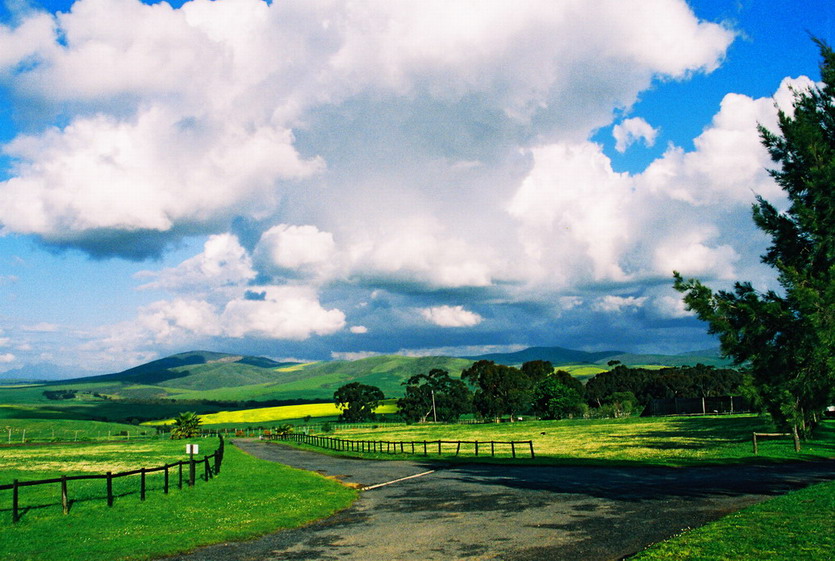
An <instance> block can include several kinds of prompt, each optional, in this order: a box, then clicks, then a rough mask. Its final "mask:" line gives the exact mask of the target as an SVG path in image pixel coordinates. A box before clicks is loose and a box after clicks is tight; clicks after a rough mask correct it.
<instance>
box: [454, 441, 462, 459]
mask: <svg viewBox="0 0 835 561" xmlns="http://www.w3.org/2000/svg"><path fill="white" fill-rule="evenodd" d="M460 451H461V441H460V440H459V441H458V446H456V447H455V455H456V456H457V455H458V452H460Z"/></svg>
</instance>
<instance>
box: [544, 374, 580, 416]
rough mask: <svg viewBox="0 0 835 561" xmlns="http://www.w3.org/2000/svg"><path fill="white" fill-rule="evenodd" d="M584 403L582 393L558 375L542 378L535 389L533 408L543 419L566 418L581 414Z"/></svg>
mask: <svg viewBox="0 0 835 561" xmlns="http://www.w3.org/2000/svg"><path fill="white" fill-rule="evenodd" d="M580 387H581V388H582V384H581V385H580ZM582 403H583V398H582V396H581V394H580V393H579V392H578V391H577V390H576V389H574V388H573V387H570V386H569V385H567V384H565V383H564V381H563V380H561V379H560V378H559V377H558V376H548V377H547V378H544V379H542V380H540V381H539V382H538V383H537V385H536V386H535V387H534V390H533V410H534V413H535V414H536V415H538V416H539V417H541V418H542V419H566V418H569V417H574V416H577V415H581V414H582V412H583V410H582Z"/></svg>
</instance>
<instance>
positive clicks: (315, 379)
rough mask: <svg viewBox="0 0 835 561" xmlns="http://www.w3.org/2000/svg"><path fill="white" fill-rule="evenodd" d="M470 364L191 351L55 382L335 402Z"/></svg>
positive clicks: (171, 394)
mask: <svg viewBox="0 0 835 561" xmlns="http://www.w3.org/2000/svg"><path fill="white" fill-rule="evenodd" d="M470 364H472V361H470V360H466V359H461V358H452V357H418V358H414V357H405V356H374V357H370V358H365V359H362V360H355V361H344V360H342V361H328V362H313V363H309V364H300V363H297V362H276V361H274V360H271V359H268V358H264V357H251V356H240V355H231V354H225V353H216V352H209V351H191V352H188V353H180V354H176V355H173V356H169V357H166V358H162V359H159V360H155V361H152V362H149V363H147V364H142V365H139V366H135V367H133V368H129V369H128V370H125V371H123V372H117V373H114V374H105V375H100V376H90V377H86V378H77V379H72V380H62V381H60V382H54V383H53V385H56V386H57V387H61V388H72V387H73V386H74V385H76V386H77V385H79V384H84V385H85V387H87V388H90V387H91V386H90V384H95V385H96V388H95V391H97V392H98V393H101V394H104V395H110V396H118V397H122V398H132V399H160V398H167V399H190V400H217V401H246V400H257V401H267V400H291V399H332V398H333V392H334V391H335V390H336V389H337V388H339V387H340V386H341V385H343V384H346V383H348V382H361V383H364V384H371V385H375V386H377V387H379V388H380V389H382V390H383V392H384V393H385V394H386V395H387V396H391V397H398V396H400V395H402V394H403V382H404V381H406V380H407V379H408V378H410V377H412V376H414V375H415V374H418V373H426V372H429V371H430V370H432V369H433V368H440V369H443V370H447V371H448V372H449V373H450V374H451V375H453V376H459V375H460V374H461V371H462V370H463V369H464V368H467V367H468V366H469V365H470Z"/></svg>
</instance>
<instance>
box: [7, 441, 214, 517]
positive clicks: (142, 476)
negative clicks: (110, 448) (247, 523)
mask: <svg viewBox="0 0 835 561" xmlns="http://www.w3.org/2000/svg"><path fill="white" fill-rule="evenodd" d="M223 449H224V441H223V437H222V436H221V437H220V444H219V445H218V448H217V450H215V451H214V453H213V454H210V455H208V456H203V459H200V460H197V459H194V458H190V459H188V460H182V461H179V462H174V463H173V464H165V465H163V466H160V467H155V468H145V467H143V468H139V469H134V470H131V471H123V472H119V473H113V472H110V471H108V472H107V473H105V474H90V475H62V476H61V477H56V478H53V479H40V480H36V481H18V480H17V479H15V480H14V482H13V483H11V484H9V485H0V491H7V490H11V491H12V522H17V521H18V520H20V511H21V507H20V489H21V488H22V487H31V486H34V485H54V484H56V483H60V484H61V506H62V507H63V510H64V514H69V512H70V499H69V493H68V490H67V482H69V481H80V480H84V479H102V480H105V482H106V497H107V506H113V501H114V495H113V480H114V479H117V478H120V477H129V476H131V475H138V476H139V498H140V500H142V501H144V500H145V494H146V490H147V486H146V481H145V480H146V476H147V475H148V474H149V473H156V472H160V471H161V472H164V482H163V492H164V493H165V494H166V495H167V494H168V490H169V487H170V482H171V477H170V476H171V471H172V470H175V471H176V475H177V487H178V488H179V489H182V488H183V467H184V466H186V467H187V468H188V474H187V479H186V482H187V484H188V486H189V487H193V486H194V483H195V481H196V480H197V469H198V466H201V467H202V470H203V475H202V477H203V479H204V480H205V481H208V480H209V479H211V478H212V477H214V476H215V475H217V474H219V473H220V467H221V464H223Z"/></svg>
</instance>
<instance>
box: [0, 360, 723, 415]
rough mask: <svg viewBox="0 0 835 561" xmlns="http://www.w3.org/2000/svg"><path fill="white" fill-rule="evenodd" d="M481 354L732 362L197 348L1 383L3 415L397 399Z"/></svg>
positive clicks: (581, 371) (589, 371)
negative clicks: (364, 394)
mask: <svg viewBox="0 0 835 561" xmlns="http://www.w3.org/2000/svg"><path fill="white" fill-rule="evenodd" d="M476 359H479V360H480V359H486V360H493V361H495V362H498V363H502V364H510V365H518V364H521V363H523V362H527V361H529V360H549V361H551V362H552V363H553V364H554V366H555V367H557V368H563V369H565V370H567V371H569V372H570V373H571V374H572V375H574V376H576V377H577V378H579V379H581V380H586V379H588V378H590V377H592V376H593V375H595V374H597V373H598V372H601V371H604V370H607V369H608V366H607V364H606V363H607V362H608V361H610V360H619V361H620V362H621V363H623V364H626V365H629V366H651V365H667V366H677V365H684V364H697V363H702V364H706V365H716V366H725V365H727V364H728V363H727V361H723V360H722V359H721V358H719V357H718V355H717V354H716V353H713V355H712V356H711V352H710V351H701V352H699V353H688V354H686V355H633V354H626V353H620V352H618V351H606V352H599V353H587V352H584V351H576V350H571V349H563V348H560V347H534V348H530V349H526V350H524V351H520V352H517V353H506V354H492V355H482V356H478V357H470V358H454V357H437V356H435V357H406V356H396V355H393V356H374V357H370V358H365V359H362V360H355V361H326V362H313V363H307V364H301V363H288V362H284V363H282V362H277V361H274V360H271V359H268V358H263V357H248V356H240V355H230V354H224V353H216V352H208V351H191V352H187V353H181V354H177V355H173V356H170V357H166V358H163V359H160V360H155V361H153V362H149V363H147V364H142V365H139V366H136V367H133V368H130V369H128V370H125V371H123V372H117V373H114V374H106V375H100V376H90V377H86V378H77V379H73V380H61V381H53V382H46V383H43V384H33V385H28V386H24V385H18V386H15V387H5V388H2V387H0V418H3V417H6V418H71V419H93V420H128V421H140V420H141V421H145V420H152V419H160V418H170V417H171V416H173V415H176V414H177V413H178V412H181V411H182V410H194V411H197V412H200V413H211V412H214V411H219V410H224V409H226V410H228V409H240V408H251V407H255V406H257V405H256V404H254V403H251V402H263V403H264V405H265V406H266V405H277V404H278V403H277V402H284V403H287V402H291V403H299V402H304V401H308V402H309V401H328V400H330V399H332V397H333V392H334V391H335V390H336V389H337V388H339V387H340V386H341V385H343V384H346V383H349V382H354V381H356V382H361V383H364V384H370V385H374V386H377V387H379V388H380V389H381V390H383V393H384V394H385V395H386V397H389V398H397V397H400V396H402V395H403V382H404V381H406V380H407V379H408V378H410V377H411V376H413V375H415V374H419V373H426V372H429V371H430V370H432V369H433V368H440V369H443V370H446V371H448V372H449V373H450V374H451V375H452V376H459V375H460V373H461V371H462V370H463V369H465V368H467V367H469V366H470V365H471V364H472V363H473V361H474V360H476ZM246 402H249V403H246ZM270 402H272V403H270Z"/></svg>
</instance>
